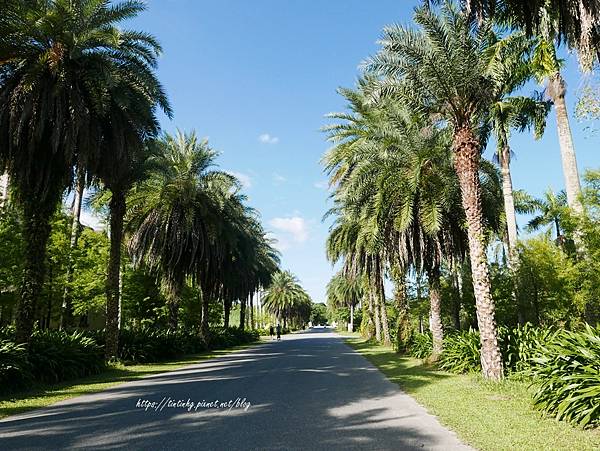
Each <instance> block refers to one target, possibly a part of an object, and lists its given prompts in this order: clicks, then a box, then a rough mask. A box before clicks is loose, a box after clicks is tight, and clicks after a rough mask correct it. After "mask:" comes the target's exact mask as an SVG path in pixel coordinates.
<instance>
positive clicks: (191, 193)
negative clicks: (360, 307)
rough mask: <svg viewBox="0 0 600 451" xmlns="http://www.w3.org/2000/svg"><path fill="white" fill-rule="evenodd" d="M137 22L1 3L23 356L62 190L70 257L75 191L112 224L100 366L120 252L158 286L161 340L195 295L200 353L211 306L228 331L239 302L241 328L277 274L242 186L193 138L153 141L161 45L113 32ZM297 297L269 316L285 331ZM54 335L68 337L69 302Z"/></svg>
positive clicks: (65, 6) (134, 6)
mask: <svg viewBox="0 0 600 451" xmlns="http://www.w3.org/2000/svg"><path fill="white" fill-rule="evenodd" d="M3 8H4V4H3ZM144 9H145V4H144V3H143V2H141V1H137V0H127V1H123V2H119V3H109V2H106V1H105V0H85V1H84V0H28V1H11V2H8V5H7V6H6V8H5V9H3V12H2V15H1V17H0V99H1V105H0V169H3V170H5V171H6V174H7V176H8V177H9V180H10V187H11V202H14V203H15V204H16V205H17V206H18V207H19V208H20V210H21V213H22V217H23V234H24V241H25V243H26V252H25V265H24V267H25V270H24V274H23V283H22V287H21V292H20V299H19V303H18V309H17V319H16V327H17V331H16V336H17V340H18V341H19V342H23V343H27V342H28V340H29V337H30V336H31V333H32V330H33V327H34V320H35V318H34V315H35V310H36V304H37V303H38V300H39V298H40V295H41V289H42V286H43V282H44V277H45V271H44V264H43V262H44V261H46V258H45V254H46V245H47V241H48V236H49V233H50V218H51V216H52V214H53V213H54V212H55V211H56V209H57V208H58V206H59V205H60V204H61V202H62V199H63V196H64V193H65V192H68V191H69V190H73V191H74V201H73V207H72V212H73V224H72V235H71V237H72V238H71V243H70V247H71V250H73V249H74V248H75V247H76V246H77V239H78V233H79V230H80V225H79V215H80V212H81V204H82V198H83V193H84V190H85V189H86V188H90V187H91V188H92V190H93V191H95V192H96V193H95V194H94V200H93V202H94V203H95V204H97V205H104V208H105V210H106V211H107V212H108V216H109V219H108V233H109V236H110V255H109V258H108V264H107V269H106V275H107V277H106V348H105V352H106V357H107V358H108V359H112V358H114V357H115V356H116V355H117V351H118V339H119V329H120V308H121V299H120V296H121V286H120V284H121V264H122V252H123V248H124V246H123V245H124V244H126V249H127V251H128V252H129V256H130V257H131V260H132V261H133V263H134V265H135V266H137V267H141V268H143V269H144V270H145V271H147V272H148V273H149V274H152V275H154V276H155V277H156V279H157V281H158V284H159V286H160V290H161V292H162V294H163V295H164V297H165V299H166V301H167V305H168V310H169V326H170V327H171V328H174V329H176V328H177V327H178V326H179V323H178V312H179V307H180V301H181V299H182V292H183V290H184V288H185V287H186V286H188V285H191V286H195V287H197V288H198V292H199V293H201V296H200V297H201V299H198V302H199V303H201V305H202V319H201V324H200V330H201V333H202V335H203V337H204V339H205V340H206V341H207V342H209V340H210V336H209V323H208V321H209V303H210V302H211V301H215V300H219V301H220V302H222V306H223V310H224V323H225V324H224V325H225V327H228V326H229V317H230V311H231V308H232V305H233V303H234V302H238V301H239V303H240V307H241V308H240V324H239V325H240V327H241V328H243V327H244V326H245V324H246V318H245V315H246V304H247V302H250V304H251V303H252V299H253V295H254V293H256V292H257V291H258V290H260V289H263V288H266V287H268V286H269V285H270V283H271V278H272V277H273V276H274V275H276V274H279V273H278V272H277V271H278V268H279V254H278V252H277V251H276V250H275V248H274V245H273V244H274V243H273V242H272V240H271V239H269V238H268V237H267V235H266V233H265V230H264V229H263V227H262V225H261V223H260V218H259V216H258V214H257V212H256V211H255V210H253V209H252V208H250V207H249V206H248V205H247V199H246V197H245V196H244V195H243V194H242V193H241V184H240V182H239V181H238V180H237V179H236V178H235V177H233V176H232V175H230V174H228V173H226V172H224V171H221V170H218V169H217V168H216V167H215V163H216V161H215V159H216V157H217V153H216V152H215V151H214V150H212V149H211V148H210V146H209V145H208V142H207V141H206V140H200V139H199V138H198V137H197V136H196V135H195V133H189V134H185V133H182V132H178V133H177V134H175V135H170V134H167V133H161V132H160V127H159V123H158V120H157V117H156V114H157V111H158V110H162V111H163V112H164V113H165V114H166V115H167V116H168V117H170V116H171V108H170V105H169V102H168V99H167V97H166V95H165V92H164V89H163V87H162V86H161V84H160V82H159V81H158V79H157V77H156V73H155V69H156V63H157V58H158V56H159V55H160V53H161V48H160V45H159V44H158V42H157V41H156V39H155V38H154V37H153V36H151V35H149V34H147V33H144V32H141V31H126V30H122V29H121V28H120V27H119V25H120V24H121V23H122V22H123V21H125V20H127V19H131V18H133V17H135V16H136V15H137V14H139V13H140V12H142V11H143V10H144ZM70 265H71V266H70V267H69V268H68V269H67V280H68V278H69V275H70V274H71V271H73V268H72V262H71V263H70ZM67 285H68V284H67ZM303 293H304V295H303V297H302V299H301V300H297V299H295V300H294V303H293V304H292V305H285V308H284V309H283V310H282V311H281V312H279V313H281V314H283V315H284V317H285V318H292V317H293V315H297V314H298V311H302V312H304V310H306V302H305V301H306V299H308V296H307V295H306V294H305V292H303ZM250 307H251V308H250V314H251V315H252V313H253V311H254V309H253V308H252V305H250ZM302 309H304V310H302ZM308 309H309V312H310V301H308ZM302 314H303V315H304V316H305V314H304V313H302ZM252 324H254V322H253V321H252ZM60 327H61V328H64V329H69V328H71V327H73V312H72V302H71V299H70V293H69V290H68V288H65V293H64V300H63V306H62V312H61V321H60Z"/></svg>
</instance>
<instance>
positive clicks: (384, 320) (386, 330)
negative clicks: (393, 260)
mask: <svg viewBox="0 0 600 451" xmlns="http://www.w3.org/2000/svg"><path fill="white" fill-rule="evenodd" d="M377 288H378V289H377V298H378V299H379V305H380V307H381V329H382V332H383V344H384V345H386V346H391V345H392V338H391V337H390V325H389V323H388V317H387V306H386V303H385V289H384V286H383V271H382V269H381V265H380V264H379V265H377Z"/></svg>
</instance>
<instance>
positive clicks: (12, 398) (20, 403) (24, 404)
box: [0, 343, 256, 418]
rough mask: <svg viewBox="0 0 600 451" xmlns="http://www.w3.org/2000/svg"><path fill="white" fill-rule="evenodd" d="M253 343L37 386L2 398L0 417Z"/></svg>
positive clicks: (96, 390)
mask: <svg viewBox="0 0 600 451" xmlns="http://www.w3.org/2000/svg"><path fill="white" fill-rule="evenodd" d="M255 344H256V343H251V344H247V345H242V346H236V347H234V348H230V349H225V350H219V351H212V352H210V353H203V354H195V355H189V356H185V357H182V358H180V359H178V360H175V361H170V362H161V363H147V364H140V365H127V366H125V365H121V364H117V365H111V366H109V367H108V369H107V370H106V371H104V372H102V373H100V374H96V375H93V376H88V377H84V378H81V379H73V380H70V381H65V382H60V383H58V384H52V385H38V386H36V387H34V388H32V389H30V390H27V391H22V392H18V393H15V394H9V395H4V396H1V397H0V418H3V417H7V416H9V415H15V414H17V413H22V412H26V411H28V410H33V409H38V408H40V407H45V406H48V405H50V404H54V403H55V402H58V401H62V400H63V399H68V398H73V397H75V396H80V395H84V394H86V393H94V392H98V391H102V390H105V389H107V388H110V387H113V386H115V385H119V384H122V383H123V382H127V381H131V380H134V379H140V378H142V377H144V376H149V375H152V374H158V373H164V372H167V371H173V370H177V369H179V368H182V367H185V366H188V365H192V364H194V363H197V362H198V361H201V360H206V359H210V358H213V357H218V356H222V355H226V354H230V353H232V352H236V351H239V350H241V349H245V348H248V347H249V346H254V345H255Z"/></svg>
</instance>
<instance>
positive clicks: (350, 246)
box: [322, 0, 600, 449]
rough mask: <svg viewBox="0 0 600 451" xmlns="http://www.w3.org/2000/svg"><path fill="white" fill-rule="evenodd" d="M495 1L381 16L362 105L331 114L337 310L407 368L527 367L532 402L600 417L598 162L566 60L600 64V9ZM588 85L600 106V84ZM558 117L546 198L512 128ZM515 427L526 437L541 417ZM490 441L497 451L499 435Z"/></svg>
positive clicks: (561, 416) (523, 373) (532, 127)
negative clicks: (521, 173)
mask: <svg viewBox="0 0 600 451" xmlns="http://www.w3.org/2000/svg"><path fill="white" fill-rule="evenodd" d="M491 3H492V2H487V3H486V2H470V1H467V2H452V1H444V0H440V1H431V2H424V3H423V5H421V6H420V7H418V8H416V9H415V11H414V15H413V23H410V24H408V25H401V24H391V25H389V26H386V27H385V28H384V29H383V32H382V35H381V39H380V41H379V50H378V51H377V52H376V53H375V54H373V55H371V56H369V57H367V58H366V59H365V61H364V63H363V64H362V66H361V68H362V70H361V74H360V78H359V80H358V83H357V85H356V86H355V87H354V88H351V89H350V88H342V89H340V90H339V94H340V95H341V96H343V98H344V99H345V100H346V101H347V109H346V111H343V112H339V113H332V114H330V115H329V116H328V117H329V119H330V121H331V124H330V125H328V126H327V127H325V129H324V132H325V133H326V135H327V137H328V139H329V141H330V142H331V143H332V147H331V148H330V150H329V151H328V152H327V153H326V154H325V155H324V156H323V160H322V161H323V166H324V169H325V171H326V173H327V174H328V175H329V177H330V180H329V181H330V188H331V193H332V194H331V195H332V199H333V207H332V208H331V210H330V211H329V213H328V215H329V216H331V217H333V219H334V223H333V226H332V228H331V231H330V234H329V237H328V240H327V244H326V251H327V254H328V257H329V259H330V260H331V261H332V263H337V264H338V267H339V268H340V270H339V272H338V273H337V274H336V275H335V276H334V277H333V278H332V279H331V282H330V284H329V287H328V305H329V309H330V315H331V316H332V317H334V318H336V319H338V320H340V321H343V323H344V327H343V328H344V329H346V327H345V325H349V327H348V328H349V329H350V330H357V331H360V333H361V335H362V336H363V337H365V338H366V339H368V340H374V342H375V343H381V344H382V345H384V346H385V347H384V348H381V349H386V350H389V349H390V347H391V346H392V345H393V346H394V348H395V349H396V351H397V352H398V355H397V356H395V359H397V361H398V362H399V363H398V364H397V365H398V368H397V371H396V373H395V374H396V375H400V374H401V371H402V367H403V365H402V364H401V362H412V360H410V359H408V360H407V359H405V358H404V357H402V356H407V355H409V356H413V357H417V358H420V359H426V360H427V361H428V362H430V363H431V364H432V365H434V366H433V367H432V368H434V369H433V370H432V371H434V373H433V374H441V373H437V372H435V371H437V370H435V368H439V369H440V370H445V371H450V372H453V373H457V374H474V375H477V376H473V377H471V376H469V377H465V378H456V377H455V378H451V379H449V380H450V381H455V382H456V383H457V384H459V385H460V384H462V383H463V382H464V381H471V380H479V379H477V378H483V379H484V380H486V381H489V382H490V383H491V382H495V383H499V384H503V382H502V381H504V380H506V379H509V380H511V381H512V380H514V379H515V378H517V379H518V380H520V381H522V383H523V384H524V386H531V388H532V389H531V391H530V392H529V393H528V394H527V396H526V401H523V400H519V402H527V403H530V404H531V405H532V406H533V407H534V408H536V409H538V410H539V411H541V412H543V413H544V414H545V415H547V416H549V417H553V418H556V419H557V420H561V421H564V422H565V423H571V424H572V425H573V427H585V428H596V427H597V426H598V425H600V329H599V327H600V301H599V299H600V292H599V291H598V287H600V279H599V278H598V275H599V274H600V273H599V272H598V268H600V259H599V258H598V257H599V255H600V242H599V241H598V236H600V170H594V169H588V170H586V171H585V172H584V174H583V177H582V178H581V180H580V174H579V171H578V168H577V161H576V153H575V147H574V144H573V140H572V136H571V128H570V120H571V117H570V114H569V111H568V109H567V104H566V101H565V97H566V95H567V89H566V84H565V81H564V79H563V75H562V68H563V60H562V59H561V57H560V56H559V55H560V53H561V52H564V50H565V47H566V48H568V49H570V50H572V51H574V52H575V53H576V54H577V56H578V57H579V59H580V62H581V67H582V68H583V69H584V70H588V71H589V70H590V69H591V68H592V66H594V67H595V65H597V63H598V61H597V53H594V52H595V50H596V49H597V47H593V49H594V50H593V51H592V53H590V47H589V45H591V41H589V40H586V39H587V38H590V39H592V38H591V36H592V35H593V36H595V35H596V34H597V27H596V28H593V29H592V28H586V29H585V32H584V31H583V30H582V29H581V28H577V27H578V26H581V23H579V22H577V19H576V18H577V17H580V16H578V14H583V13H585V14H589V15H588V18H589V19H590V20H596V22H594V23H598V19H599V16H598V14H599V11H598V10H597V8H595V7H594V6H592V5H591V4H589V3H587V4H586V3H584V2H580V3H579V5H578V7H574V6H573V5H570V6H567V5H566V3H567V2H560V1H557V2H530V3H528V4H531V7H532V8H533V9H532V10H530V11H533V10H537V11H538V13H539V14H540V15H541V16H543V17H546V18H547V19H548V20H546V21H543V22H542V23H540V22H539V21H538V20H536V19H535V17H533V16H528V15H527V13H526V11H524V10H523V9H521V8H519V6H518V5H517V3H518V2H510V1H506V2H496V3H497V5H495V6H497V8H494V7H491V6H490V5H491ZM559 3H560V4H561V5H562V6H564V7H565V8H566V9H561V8H560V7H559V6H558V4H559ZM563 3H565V4H563ZM466 4H468V6H469V8H464V7H465V6H467V5H466ZM582 11H583V12H582ZM569 14H571V15H569ZM565 15H566V16H568V17H566V16H565ZM567 22H568V23H567ZM577 23H578V24H579V25H576V24H577ZM564 27H567V28H569V29H570V30H571V32H567V31H566V29H565V28H564ZM575 29H577V31H578V32H581V34H577V33H575V32H574V30H575ZM586 33H589V35H587V38H586V39H584V38H585V37H586ZM584 41H585V42H584ZM594 45H597V44H594ZM590 58H591V60H590ZM590 62H592V64H591V65H590V64H589V63H590ZM586 96H588V97H586V100H585V102H588V105H590V108H586V109H585V111H586V114H588V117H589V115H590V114H591V115H592V116H593V117H594V118H595V119H598V115H597V114H596V115H595V116H594V111H596V110H594V109H593V108H591V106H593V105H594V103H593V102H591V101H590V99H593V98H594V96H595V97H597V96H598V95H597V93H596V94H595V95H594V91H590V90H588V91H586ZM590 96H591V97H590ZM550 116H554V118H552V120H555V121H556V123H557V129H558V138H559V146H558V147H559V148H560V153H561V159H562V168H563V173H564V182H565V190H564V191H561V192H553V191H552V190H548V191H547V192H546V193H545V194H544V196H542V197H540V198H536V197H534V196H532V195H530V194H529V193H527V192H526V191H524V190H523V189H521V188H520V187H517V186H513V181H512V175H511V167H512V165H513V164H518V162H516V163H515V162H513V161H512V155H513V154H517V155H518V154H519V152H521V151H525V150H524V149H518V148H515V147H514V146H513V145H512V139H511V137H512V136H513V135H514V134H516V133H524V132H529V133H531V135H532V139H536V138H539V137H540V136H542V135H543V134H544V132H545V126H546V123H547V121H549V120H551V119H550ZM492 146H493V147H492ZM488 147H490V148H491V149H492V150H493V158H491V159H489V160H488V159H486V158H485V157H484V156H483V154H484V151H485V150H486V149H487V148H488ZM550 182H555V181H550V180H549V181H548V183H550ZM390 282H391V284H393V294H392V298H391V299H389V298H388V297H387V296H386V290H385V286H386V283H390ZM357 312H360V314H359V315H356V313H357ZM373 349H376V348H373ZM377 349H379V348H377ZM382 352H383V351H382ZM386 352H388V351H386ZM387 356H388V357H389V358H390V359H392V356H391V355H387ZM399 377H401V376H399ZM405 377H406V378H409V376H408V375H406V376H405ZM450 383H451V382H448V384H450ZM507 384H508V383H507ZM503 386H505V385H499V386H498V387H503ZM477 387H479V385H477ZM482 387H483V385H482ZM490 387H492V386H490ZM474 389H479V388H474ZM498 389H499V390H500V389H501V388H498ZM482 390H484V391H485V392H486V393H487V392H489V390H493V389H492V388H489V389H488V388H485V389H483V388H482ZM521 393H522V395H523V396H524V397H525V394H526V391H525V390H522V391H521ZM442 397H443V394H442V393H440V398H442ZM446 401H447V402H448V403H449V404H451V403H454V401H456V403H454V404H459V402H458V399H457V400H452V401H450V400H449V399H447V398H446ZM429 404H432V405H437V404H435V403H428V405H429ZM489 415H490V417H489V418H490V419H491V418H493V417H494V415H495V414H494V413H492V412H489ZM569 427H571V426H569ZM514 428H515V430H514V431H512V432H511V433H514V434H517V435H519V436H522V437H526V435H527V432H526V431H527V426H525V425H523V426H521V425H520V424H519V423H517V422H515V423H514ZM494 433H495V434H496V433H497V431H494ZM505 434H509V432H508V431H506V432H505ZM521 434H522V435H521ZM499 435H501V434H499ZM583 436H585V435H582V437H583ZM498 440H500V438H498ZM523 443H525V442H523ZM523 443H521V444H520V446H516V444H515V445H513V446H507V448H514V447H516V448H523V446H521V445H523ZM540 443H547V444H548V445H549V448H553V446H550V444H551V440H548V441H543V440H542V441H541V442H540ZM578 443H582V442H581V441H580V442H578ZM529 444H530V446H531V447H536V446H537V444H538V442H537V440H536V439H533V438H532V439H531V441H530V443H529ZM484 448H485V449H496V448H494V446H492V441H491V440H490V441H488V442H486V443H485V446H484ZM525 448H527V449H529V447H525ZM542 448H543V447H542ZM584 448H585V446H584ZM573 449H579V448H577V447H574V448H573Z"/></svg>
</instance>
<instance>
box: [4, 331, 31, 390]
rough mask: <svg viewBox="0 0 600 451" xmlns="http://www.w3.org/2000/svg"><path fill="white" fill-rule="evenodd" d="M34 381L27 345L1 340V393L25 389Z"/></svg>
mask: <svg viewBox="0 0 600 451" xmlns="http://www.w3.org/2000/svg"><path fill="white" fill-rule="evenodd" d="M32 380H33V375H32V373H31V364H30V363H29V360H28V359H27V351H26V349H25V345H22V344H20V345H18V344H16V343H14V342H13V341H8V340H0V391H1V392H5V391H10V390H13V389H19V388H25V387H27V386H28V385H30V384H31V382H32Z"/></svg>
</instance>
